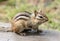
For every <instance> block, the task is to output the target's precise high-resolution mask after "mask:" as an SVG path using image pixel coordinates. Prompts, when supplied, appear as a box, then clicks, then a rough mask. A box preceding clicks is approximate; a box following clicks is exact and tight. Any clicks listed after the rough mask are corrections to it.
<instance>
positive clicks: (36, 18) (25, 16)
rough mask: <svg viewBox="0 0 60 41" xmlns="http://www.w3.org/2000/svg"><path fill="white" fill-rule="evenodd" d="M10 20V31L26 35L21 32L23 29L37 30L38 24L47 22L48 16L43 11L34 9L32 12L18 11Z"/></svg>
mask: <svg viewBox="0 0 60 41" xmlns="http://www.w3.org/2000/svg"><path fill="white" fill-rule="evenodd" d="M12 21H13V22H12V31H13V32H15V33H17V34H20V35H26V33H25V32H23V31H24V30H25V29H33V30H37V32H39V31H40V30H39V29H38V26H39V25H40V24H42V23H44V22H47V21H48V18H47V16H46V15H45V14H44V13H43V11H40V12H37V11H36V10H35V11H34V13H29V12H22V13H18V14H17V15H16V16H14V17H13V19H12Z"/></svg>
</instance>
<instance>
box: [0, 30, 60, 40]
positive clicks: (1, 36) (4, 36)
mask: <svg viewBox="0 0 60 41" xmlns="http://www.w3.org/2000/svg"><path fill="white" fill-rule="evenodd" d="M0 41H60V32H58V31H49V30H45V31H43V33H41V34H35V33H33V34H32V33H31V34H28V35H27V36H20V35H17V34H16V33H14V32H0Z"/></svg>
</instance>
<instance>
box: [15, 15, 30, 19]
mask: <svg viewBox="0 0 60 41" xmlns="http://www.w3.org/2000/svg"><path fill="white" fill-rule="evenodd" d="M20 16H26V17H29V18H30V16H29V15H26V14H21V15H18V16H16V17H15V19H16V18H18V17H20Z"/></svg>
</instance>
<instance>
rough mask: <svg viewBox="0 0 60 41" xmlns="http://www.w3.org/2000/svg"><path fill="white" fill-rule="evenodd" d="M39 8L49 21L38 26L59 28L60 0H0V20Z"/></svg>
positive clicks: (4, 20)
mask: <svg viewBox="0 0 60 41" xmlns="http://www.w3.org/2000/svg"><path fill="white" fill-rule="evenodd" d="M41 9H42V10H44V11H45V14H46V15H47V16H48V18H49V21H48V22H46V23H44V24H42V25H40V27H39V28H41V29H52V30H60V0H0V22H9V20H11V19H12V17H13V16H14V15H15V14H17V13H18V12H22V11H28V12H33V11H34V10H41Z"/></svg>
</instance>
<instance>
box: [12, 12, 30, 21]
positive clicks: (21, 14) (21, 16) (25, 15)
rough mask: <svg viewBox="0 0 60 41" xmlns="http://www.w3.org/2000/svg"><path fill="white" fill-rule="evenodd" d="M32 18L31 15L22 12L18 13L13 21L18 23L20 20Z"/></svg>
mask: <svg viewBox="0 0 60 41" xmlns="http://www.w3.org/2000/svg"><path fill="white" fill-rule="evenodd" d="M30 16H31V13H29V12H27V11H25V12H21V13H18V14H16V15H15V16H14V18H13V20H14V21H18V20H29V19H30Z"/></svg>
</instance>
